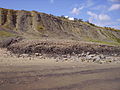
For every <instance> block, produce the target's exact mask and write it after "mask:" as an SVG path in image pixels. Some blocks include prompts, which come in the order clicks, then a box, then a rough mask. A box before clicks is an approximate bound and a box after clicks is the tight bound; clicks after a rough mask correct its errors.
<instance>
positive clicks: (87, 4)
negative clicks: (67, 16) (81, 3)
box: [85, 0, 94, 7]
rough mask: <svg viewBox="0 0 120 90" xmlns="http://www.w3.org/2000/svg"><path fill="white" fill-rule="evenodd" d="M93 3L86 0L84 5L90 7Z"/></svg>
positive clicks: (90, 0)
mask: <svg viewBox="0 0 120 90" xmlns="http://www.w3.org/2000/svg"><path fill="white" fill-rule="evenodd" d="M93 5H94V2H93V1H92V0H86V3H85V7H91V6H93Z"/></svg>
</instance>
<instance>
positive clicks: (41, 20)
mask: <svg viewBox="0 0 120 90" xmlns="http://www.w3.org/2000/svg"><path fill="white" fill-rule="evenodd" d="M11 36H22V37H25V38H28V39H29V38H30V39H31V38H41V37H42V38H56V39H70V40H80V41H92V42H98V43H104V44H119V43H120V31H119V30H108V29H105V28H102V27H98V26H94V25H91V24H89V23H86V22H83V21H78V20H74V21H72V20H68V19H66V18H62V17H57V16H53V15H48V14H45V13H39V12H36V11H25V10H11V9H4V8H0V37H1V38H3V37H11Z"/></svg>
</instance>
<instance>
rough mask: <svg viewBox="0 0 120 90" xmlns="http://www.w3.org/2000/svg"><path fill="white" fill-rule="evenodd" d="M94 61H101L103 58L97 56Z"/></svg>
mask: <svg viewBox="0 0 120 90" xmlns="http://www.w3.org/2000/svg"><path fill="white" fill-rule="evenodd" d="M92 59H93V60H94V61H99V60H101V57H100V56H99V55H97V56H95V57H93V58H92Z"/></svg>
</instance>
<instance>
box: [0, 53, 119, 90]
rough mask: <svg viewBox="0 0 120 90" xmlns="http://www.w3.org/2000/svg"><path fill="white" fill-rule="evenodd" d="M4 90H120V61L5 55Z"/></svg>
mask: <svg viewBox="0 0 120 90" xmlns="http://www.w3.org/2000/svg"><path fill="white" fill-rule="evenodd" d="M0 90H120V64H115V63H111V64H95V63H86V62H75V61H64V62H62V61H61V62H55V60H52V59H51V60H47V59H44V60H42V59H32V60H29V59H28V58H15V57H4V58H3V57H2V55H1V57H0Z"/></svg>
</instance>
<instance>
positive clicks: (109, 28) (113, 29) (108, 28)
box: [104, 27, 120, 32]
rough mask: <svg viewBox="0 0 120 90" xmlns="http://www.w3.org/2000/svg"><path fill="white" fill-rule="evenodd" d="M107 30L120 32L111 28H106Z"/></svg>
mask: <svg viewBox="0 0 120 90" xmlns="http://www.w3.org/2000/svg"><path fill="white" fill-rule="evenodd" d="M104 28H105V29H106V30H111V31H117V32H120V30H118V29H115V28H111V27H104Z"/></svg>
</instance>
